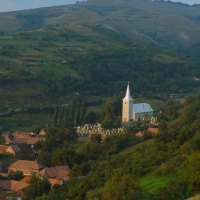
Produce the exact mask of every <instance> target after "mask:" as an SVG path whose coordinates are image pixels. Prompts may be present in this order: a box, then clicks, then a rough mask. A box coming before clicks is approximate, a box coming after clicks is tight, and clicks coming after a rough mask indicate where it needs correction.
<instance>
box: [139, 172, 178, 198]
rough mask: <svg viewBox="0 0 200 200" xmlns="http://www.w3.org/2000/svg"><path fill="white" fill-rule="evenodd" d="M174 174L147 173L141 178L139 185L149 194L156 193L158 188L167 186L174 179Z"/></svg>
mask: <svg viewBox="0 0 200 200" xmlns="http://www.w3.org/2000/svg"><path fill="white" fill-rule="evenodd" d="M174 179H175V177H174V176H155V175H147V176H144V177H142V178H141V179H140V180H139V185H140V187H142V188H143V189H144V191H145V192H147V193H149V194H154V193H155V192H156V191H157V190H158V189H160V188H162V187H165V186H166V185H167V183H169V182H170V181H172V180H174Z"/></svg>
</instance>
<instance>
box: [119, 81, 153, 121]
mask: <svg viewBox="0 0 200 200" xmlns="http://www.w3.org/2000/svg"><path fill="white" fill-rule="evenodd" d="M153 111H154V110H153V109H152V107H151V105H149V104H148V103H136V104H134V103H133V99H132V97H131V95H130V88H129V83H128V86H127V90H126V95H125V97H124V98H123V106H122V123H128V122H130V121H137V120H138V119H144V118H146V117H151V116H153Z"/></svg>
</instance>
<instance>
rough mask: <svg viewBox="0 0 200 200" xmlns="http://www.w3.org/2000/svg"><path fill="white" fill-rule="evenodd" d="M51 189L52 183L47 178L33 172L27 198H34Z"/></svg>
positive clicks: (30, 199)
mask: <svg viewBox="0 0 200 200" xmlns="http://www.w3.org/2000/svg"><path fill="white" fill-rule="evenodd" d="M50 189H51V184H50V183H49V181H48V179H47V178H42V177H38V176H36V175H35V174H33V175H32V177H31V180H30V186H29V188H28V191H27V192H26V193H25V200H34V199H36V198H37V197H38V196H41V195H42V194H47V193H48V192H49V191H50Z"/></svg>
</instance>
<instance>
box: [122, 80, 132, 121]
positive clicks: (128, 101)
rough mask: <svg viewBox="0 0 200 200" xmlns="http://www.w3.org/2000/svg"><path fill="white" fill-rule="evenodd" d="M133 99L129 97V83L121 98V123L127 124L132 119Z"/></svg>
mask: <svg viewBox="0 0 200 200" xmlns="http://www.w3.org/2000/svg"><path fill="white" fill-rule="evenodd" d="M132 107H133V99H132V97H131V95H130V88H129V82H128V85H127V89H126V95H125V97H124V98H123V106H122V123H128V122H130V120H132V118H133V111H132V109H133V108H132Z"/></svg>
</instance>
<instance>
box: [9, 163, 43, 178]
mask: <svg viewBox="0 0 200 200" xmlns="http://www.w3.org/2000/svg"><path fill="white" fill-rule="evenodd" d="M43 168H44V167H43V166H42V165H40V164H39V163H38V162H37V161H30V160H17V161H16V162H14V163H12V164H11V165H10V166H9V167H8V172H9V173H10V172H17V171H21V172H22V173H23V175H24V176H31V175H32V174H34V173H35V174H37V173H39V171H40V170H42V169H43Z"/></svg>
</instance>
